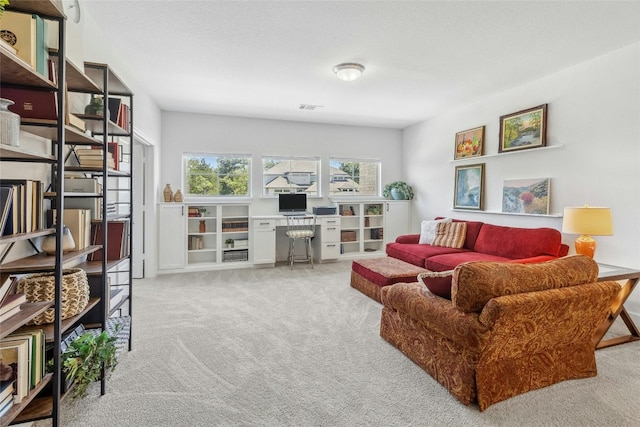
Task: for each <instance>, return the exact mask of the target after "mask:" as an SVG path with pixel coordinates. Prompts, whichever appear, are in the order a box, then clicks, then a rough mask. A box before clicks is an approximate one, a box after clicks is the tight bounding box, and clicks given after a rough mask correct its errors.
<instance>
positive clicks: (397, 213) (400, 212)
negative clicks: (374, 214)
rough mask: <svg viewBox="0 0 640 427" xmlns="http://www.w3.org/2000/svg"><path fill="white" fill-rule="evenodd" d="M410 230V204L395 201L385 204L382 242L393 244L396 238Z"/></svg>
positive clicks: (406, 201) (405, 201) (408, 202)
mask: <svg viewBox="0 0 640 427" xmlns="http://www.w3.org/2000/svg"><path fill="white" fill-rule="evenodd" d="M410 230H411V202H410V201H408V200H397V201H395V200H394V201H387V202H385V212H384V242H385V244H386V243H390V242H395V240H396V237H398V236H401V235H403V234H409V232H410Z"/></svg>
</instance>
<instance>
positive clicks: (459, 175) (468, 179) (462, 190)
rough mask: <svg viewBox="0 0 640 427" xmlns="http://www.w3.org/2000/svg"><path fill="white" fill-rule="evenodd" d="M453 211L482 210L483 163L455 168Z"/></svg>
mask: <svg viewBox="0 0 640 427" xmlns="http://www.w3.org/2000/svg"><path fill="white" fill-rule="evenodd" d="M455 179H456V181H455V189H454V197H453V208H454V209H475V210H482V199H483V194H482V193H483V192H484V163H480V164H477V165H468V166H456V177H455Z"/></svg>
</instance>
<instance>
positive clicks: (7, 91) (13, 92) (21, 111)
mask: <svg viewBox="0 0 640 427" xmlns="http://www.w3.org/2000/svg"><path fill="white" fill-rule="evenodd" d="M2 97H3V98H6V99H10V100H12V101H13V102H15V104H13V105H11V106H9V110H10V111H13V112H14V113H16V114H18V115H19V116H20V118H21V119H40V120H57V119H58V102H57V99H58V96H57V93H56V92H52V91H48V90H36V89H29V88H18V87H9V86H3V87H2Z"/></svg>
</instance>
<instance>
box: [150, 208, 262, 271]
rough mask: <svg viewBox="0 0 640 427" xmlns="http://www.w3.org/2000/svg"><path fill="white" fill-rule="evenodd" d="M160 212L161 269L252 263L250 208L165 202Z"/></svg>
mask: <svg viewBox="0 0 640 427" xmlns="http://www.w3.org/2000/svg"><path fill="white" fill-rule="evenodd" d="M159 210H160V214H159V224H158V225H159V234H158V240H159V247H158V269H159V270H165V271H167V272H168V270H181V269H185V270H198V271H204V270H212V269H217V268H232V267H237V266H238V265H239V264H242V262H244V263H245V264H248V261H249V205H247V204H242V205H237V204H222V203H220V204H208V203H186V204H183V203H164V204H161V205H160V209H159ZM232 264H233V265H232Z"/></svg>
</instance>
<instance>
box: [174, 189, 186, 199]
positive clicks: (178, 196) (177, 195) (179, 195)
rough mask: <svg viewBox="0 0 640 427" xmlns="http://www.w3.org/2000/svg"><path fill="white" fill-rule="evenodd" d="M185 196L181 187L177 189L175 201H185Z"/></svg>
mask: <svg viewBox="0 0 640 427" xmlns="http://www.w3.org/2000/svg"><path fill="white" fill-rule="evenodd" d="M183 200H184V198H183V197H182V191H180V189H177V190H176V194H174V195H173V201H174V202H181V201H183Z"/></svg>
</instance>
